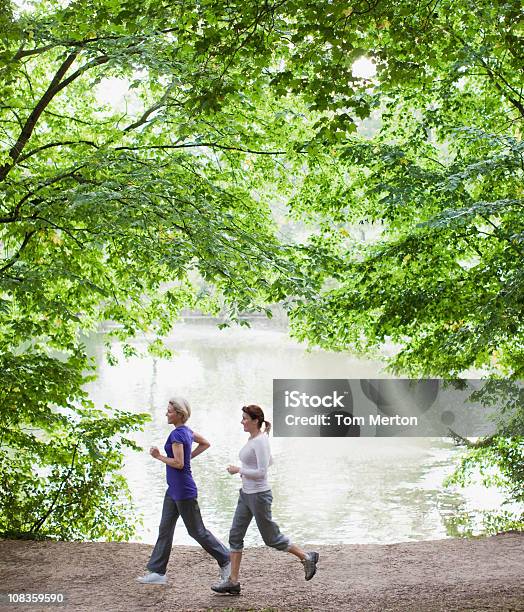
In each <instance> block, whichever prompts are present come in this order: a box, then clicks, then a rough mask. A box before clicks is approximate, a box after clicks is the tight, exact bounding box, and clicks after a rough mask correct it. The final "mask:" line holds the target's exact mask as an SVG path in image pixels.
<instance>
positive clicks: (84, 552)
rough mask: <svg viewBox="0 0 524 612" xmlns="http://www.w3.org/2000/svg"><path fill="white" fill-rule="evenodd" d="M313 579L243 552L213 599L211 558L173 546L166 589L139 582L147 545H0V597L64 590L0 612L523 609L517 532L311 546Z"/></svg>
mask: <svg viewBox="0 0 524 612" xmlns="http://www.w3.org/2000/svg"><path fill="white" fill-rule="evenodd" d="M316 549H317V550H318V551H319V552H320V561H319V566H318V567H319V569H318V573H317V575H316V576H315V578H313V580H312V581H311V582H305V581H304V579H303V572H302V567H301V565H300V564H299V563H298V562H297V561H296V560H295V558H294V557H292V556H291V555H286V554H282V553H279V552H277V551H274V550H271V549H268V548H254V549H249V550H247V551H246V552H245V555H244V562H243V564H242V576H241V578H242V594H241V595H240V596H237V597H234V596H227V595H216V594H214V593H213V592H212V591H211V590H210V589H209V585H210V584H212V583H213V582H215V581H216V577H217V571H216V564H215V562H214V560H213V559H212V558H211V557H209V556H208V555H207V554H206V553H204V552H203V551H202V550H201V549H200V548H197V547H190V546H175V547H174V548H173V554H172V556H171V562H170V566H169V571H168V578H169V583H168V585H166V586H154V585H140V584H138V583H136V582H135V581H134V578H135V576H137V575H139V574H141V573H143V569H144V564H145V562H146V561H147V559H148V556H149V553H150V551H151V546H148V545H146V544H125V543H116V542H108V543H81V542H22V541H10V540H5V541H0V592H2V593H9V592H11V593H20V592H25V593H64V595H65V597H66V600H67V602H66V604H64V605H62V606H56V605H55V606H46V607H42V606H31V605H28V604H24V605H13V604H10V605H6V604H0V609H1V610H2V612H3V611H4V610H5V611H6V612H9V611H10V610H11V611H14V610H27V611H29V610H31V611H34V610H46V611H47V612H52V611H53V610H56V611H57V612H58V611H64V610H74V611H84V610H88V611H96V612H100V611H103V612H118V611H122V612H123V611H126V612H131V611H135V610H136V611H139V610H155V611H158V612H163V611H166V612H167V611H169V612H176V611H178V610H223V609H225V608H229V609H239V610H260V609H263V608H273V609H276V610H307V609H309V610H322V611H324V610H327V611H329V610H337V611H338V612H345V611H349V610H354V611H356V612H361V611H366V610H377V611H380V612H385V611H387V610H399V611H400V610H402V611H407V610H413V611H424V612H426V611H433V610H442V611H445V612H451V611H453V610H475V611H479V610H523V611H524V533H507V534H502V535H498V536H494V537H489V538H476V539H471V540H461V539H457V540H455V539H449V540H439V541H432V542H413V543H404V544H389V545H370V544H366V545H344V546H318V547H316Z"/></svg>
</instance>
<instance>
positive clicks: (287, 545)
mask: <svg viewBox="0 0 524 612" xmlns="http://www.w3.org/2000/svg"><path fill="white" fill-rule="evenodd" d="M241 423H242V426H243V427H244V431H245V432H247V433H249V438H248V440H247V442H246V444H245V445H244V446H243V447H242V449H241V450H240V453H239V458H240V461H241V464H242V465H241V467H238V466H236V465H230V466H228V467H227V471H228V472H229V473H230V474H240V477H241V478H242V488H241V489H240V495H239V498H238V503H237V508H236V511H235V515H234V517H233V524H232V525H231V530H230V532H229V548H230V550H231V574H230V576H229V578H228V579H227V580H223V581H222V582H220V583H219V584H216V585H213V586H212V587H211V588H212V589H213V591H215V592H216V593H229V594H231V595H237V594H239V593H240V582H239V580H238V574H239V571H240V562H241V560H242V550H243V548H244V536H245V534H246V531H247V528H248V527H249V524H250V523H251V520H252V519H253V517H255V521H256V523H257V527H258V530H259V532H260V535H261V536H262V538H263V540H264V543H265V544H266V545H267V546H271V547H273V548H276V549H277V550H284V551H287V552H289V553H291V554H292V555H295V556H296V557H298V558H299V559H300V561H301V562H302V565H303V566H304V572H305V578H306V580H311V578H313V576H314V575H315V573H316V571H317V561H318V558H319V554H318V553H317V552H314V551H312V552H305V551H304V550H302V548H300V547H299V546H297V545H296V544H292V543H291V541H290V540H289V538H288V537H287V536H285V535H283V534H282V533H281V532H280V529H279V527H278V525H277V524H276V523H275V521H273V519H272V517H271V504H272V502H273V496H272V494H271V488H270V486H269V484H268V481H267V469H268V467H269V466H270V465H271V464H272V458H271V450H270V448H269V431H270V429H271V423H269V422H268V421H266V420H265V417H264V412H263V410H262V408H260V406H256V405H255V404H251V405H249V406H244V407H243V408H242V421H241ZM262 425H264V429H262Z"/></svg>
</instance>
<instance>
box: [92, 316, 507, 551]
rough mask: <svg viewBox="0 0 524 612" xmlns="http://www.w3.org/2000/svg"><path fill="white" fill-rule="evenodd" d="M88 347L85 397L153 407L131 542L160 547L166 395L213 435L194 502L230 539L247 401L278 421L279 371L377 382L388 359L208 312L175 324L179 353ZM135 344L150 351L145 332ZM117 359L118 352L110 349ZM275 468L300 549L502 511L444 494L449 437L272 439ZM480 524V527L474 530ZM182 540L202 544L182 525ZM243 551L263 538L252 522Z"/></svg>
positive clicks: (478, 494)
mask: <svg viewBox="0 0 524 612" xmlns="http://www.w3.org/2000/svg"><path fill="white" fill-rule="evenodd" d="M87 344H88V349H89V350H90V352H91V354H93V355H94V356H95V358H96V361H97V365H98V371H99V376H98V379H97V380H96V381H95V382H93V383H90V384H89V386H88V390H89V392H90V396H91V398H92V399H93V401H94V402H95V404H96V405H97V406H99V407H102V406H104V404H108V405H110V406H112V407H113V408H119V409H123V410H129V411H132V412H148V413H149V414H150V415H151V418H152V420H151V422H149V423H148V424H147V425H146V429H145V431H144V432H139V433H137V434H134V436H133V438H134V439H135V440H136V441H137V442H138V443H139V444H141V445H142V446H143V447H144V452H143V453H136V452H132V451H128V452H126V461H125V468H124V475H125V476H126V478H127V479H128V482H129V485H130V488H131V492H132V495H133V499H134V502H135V503H136V506H137V508H138V511H139V512H140V514H141V515H142V516H143V525H142V527H141V528H140V529H139V530H138V532H137V535H136V537H135V541H139V542H146V543H154V542H155V540H156V535H157V529H158V522H159V519H160V514H161V507H162V500H163V496H164V492H165V488H166V485H165V466H164V464H162V463H161V462H159V461H156V460H154V459H152V458H151V457H150V456H149V453H148V449H149V447H150V446H151V445H156V446H158V447H159V448H161V449H162V452H164V451H163V446H164V443H165V440H166V438H167V436H168V434H169V432H170V430H171V427H170V426H168V425H167V422H166V417H165V412H166V405H167V401H168V399H169V397H170V396H173V395H181V396H184V397H186V398H187V399H188V400H189V402H190V404H191V406H192V410H193V414H192V416H191V419H190V420H189V421H188V425H189V426H190V427H191V428H192V429H194V430H195V431H197V432H199V433H201V434H202V435H203V436H204V437H206V438H207V439H208V440H209V441H210V442H211V448H210V449H209V450H208V451H206V452H205V453H204V454H202V455H201V456H199V457H197V458H195V459H194V460H193V462H192V467H193V474H194V477H195V481H196V483H197V486H198V488H199V504H200V507H201V510H202V515H203V518H204V522H205V523H206V526H207V527H208V529H210V530H211V531H212V532H213V533H215V535H217V536H218V537H219V538H221V539H222V540H223V541H224V542H226V543H227V535H228V531H229V527H230V525H231V519H232V516H233V512H234V509H235V506H236V500H237V496H238V488H239V486H240V478H239V476H230V475H229V474H228V473H227V472H226V470H225V467H226V466H227V465H228V464H230V463H234V464H238V451H239V449H240V448H241V447H242V445H243V444H244V443H245V441H246V438H247V434H245V433H244V431H243V429H242V426H241V425H240V418H241V406H243V405H245V404H248V403H255V404H259V405H260V406H262V407H263V408H264V410H265V411H266V419H268V420H269V421H271V420H272V413H271V403H272V390H273V387H272V384H273V379H274V378H378V377H381V376H384V373H381V370H382V368H383V364H381V363H379V362H375V361H371V360H364V359H358V358H355V357H352V356H351V355H349V354H342V353H329V352H326V351H321V350H313V351H311V352H307V351H306V350H305V347H304V346H303V345H300V344H299V343H297V342H295V341H293V340H291V339H290V338H289V337H288V336H287V334H286V333H285V331H283V330H282V329H278V328H277V329H275V328H274V327H272V326H271V325H270V324H268V323H263V322H257V321H256V322H254V324H253V328H251V329H248V328H243V327H235V328H227V329H223V330H219V329H218V328H217V327H216V324H215V323H213V322H212V321H208V320H205V319H201V320H199V319H193V320H189V321H186V322H183V323H179V324H177V325H176V326H175V328H174V329H173V332H172V334H171V335H170V337H169V338H168V340H167V342H166V344H167V345H168V346H169V348H171V349H173V350H174V351H176V352H175V355H174V357H173V358H172V359H169V360H164V359H157V358H153V357H151V356H150V355H147V354H146V355H144V356H141V357H132V358H130V359H127V360H126V359H124V358H123V357H121V358H120V359H119V363H118V364H117V365H113V366H111V365H109V364H108V362H107V360H106V359H105V356H104V347H103V335H102V334H95V335H94V336H92V337H91V338H90V339H89V341H88V343H87ZM133 345H134V346H135V347H136V348H137V349H138V350H141V351H144V352H145V349H146V346H147V340H146V338H142V339H138V340H135V341H134V342H133ZM114 350H115V353H116V354H118V353H119V352H120V353H121V351H120V347H119V345H118V344H117V343H115V345H114ZM271 449H272V454H273V460H274V464H273V466H272V467H271V468H270V472H269V480H270V483H271V486H272V490H273V497H274V503H273V517H274V519H275V520H276V521H277V522H278V523H279V525H280V528H281V530H282V531H283V532H284V533H285V534H287V535H289V536H290V537H291V539H292V540H293V541H294V542H296V543H297V544H300V543H305V542H307V543H310V544H314V543H318V544H341V543H392V542H401V541H408V540H430V539H439V538H446V537H451V536H455V535H457V533H456V529H455V527H454V524H455V522H456V517H457V516H460V517H462V518H461V519H460V520H459V522H460V521H464V520H466V521H472V522H473V525H475V524H478V523H479V517H480V511H481V510H483V509H495V508H496V507H497V506H498V505H499V503H500V499H499V498H498V496H496V495H492V496H490V495H488V494H487V493H486V491H485V490H484V489H481V488H479V487H469V488H468V489H465V490H458V491H457V490H444V489H443V488H442V486H441V483H442V480H443V478H444V477H445V476H446V475H447V474H449V473H451V472H452V468H453V463H454V462H455V461H456V459H457V457H458V454H459V452H460V451H459V450H458V449H457V448H456V447H455V446H454V445H453V443H452V442H451V441H450V440H448V439H445V438H384V437H383V438H273V437H271ZM477 531H478V529H477ZM174 541H175V543H178V544H195V542H194V541H193V540H192V539H191V538H190V537H189V536H188V535H187V532H186V531H185V528H184V526H183V523H182V521H180V522H179V525H177V531H176V533H175V540H174ZM245 542H246V546H258V545H263V542H262V539H261V537H260V535H259V534H258V531H257V529H256V525H255V523H254V522H253V524H252V525H251V527H250V529H249V531H248V534H247V536H246V539H245Z"/></svg>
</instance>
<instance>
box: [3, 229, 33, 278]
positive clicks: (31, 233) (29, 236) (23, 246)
mask: <svg viewBox="0 0 524 612" xmlns="http://www.w3.org/2000/svg"><path fill="white" fill-rule="evenodd" d="M34 234H36V230H31V231H30V232H26V235H25V237H24V241H23V242H22V244H21V245H20V248H19V249H18V251H17V252H16V253H15V254H14V255H13V257H11V259H10V260H9V261H8V263H7V264H6V265H5V266H3V267H2V268H0V273H2V272H4V271H5V270H8V269H9V268H11V267H12V266H14V265H15V263H16V261H17V259H18V258H19V257H20V253H21V252H22V251H23V250H24V249H25V247H26V246H27V243H28V242H29V240H31V237H32V236H33V235H34Z"/></svg>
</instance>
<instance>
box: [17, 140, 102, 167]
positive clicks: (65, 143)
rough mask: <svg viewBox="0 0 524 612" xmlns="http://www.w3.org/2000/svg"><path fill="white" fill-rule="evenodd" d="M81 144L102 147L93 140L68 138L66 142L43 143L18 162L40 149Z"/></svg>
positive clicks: (96, 147)
mask: <svg viewBox="0 0 524 612" xmlns="http://www.w3.org/2000/svg"><path fill="white" fill-rule="evenodd" d="M80 144H86V145H90V146H91V147H95V149H99V148H100V147H99V146H98V145H97V144H96V143H94V142H92V141H91V140H66V141H64V142H50V143H48V144H45V145H42V146H41V147H37V148H36V149H32V150H31V151H29V153H26V154H25V155H22V157H19V158H18V161H17V163H19V164H21V163H22V162H23V161H25V160H26V159H27V158H28V157H31V155H35V154H36V153H39V152H40V151H44V150H45V149H51V148H52V147H63V146H71V145H80Z"/></svg>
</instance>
